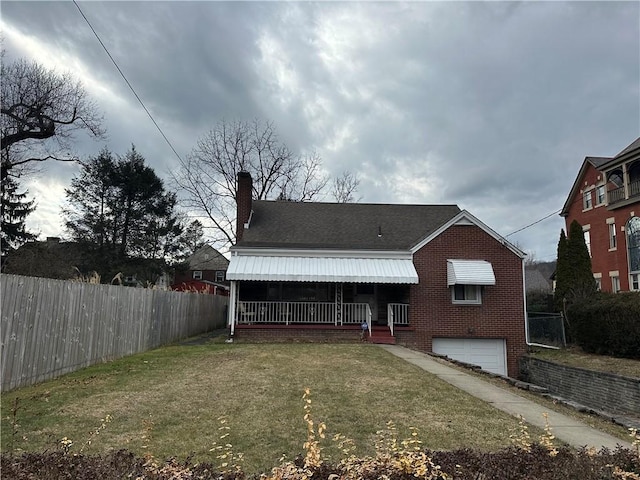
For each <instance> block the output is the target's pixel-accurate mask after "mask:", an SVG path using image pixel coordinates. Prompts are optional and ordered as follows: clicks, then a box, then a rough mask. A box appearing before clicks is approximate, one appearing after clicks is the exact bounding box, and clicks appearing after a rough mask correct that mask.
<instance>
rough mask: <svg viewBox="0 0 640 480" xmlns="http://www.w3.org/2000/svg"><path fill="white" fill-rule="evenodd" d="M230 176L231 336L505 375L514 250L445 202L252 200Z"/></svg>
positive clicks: (516, 284)
mask: <svg viewBox="0 0 640 480" xmlns="http://www.w3.org/2000/svg"><path fill="white" fill-rule="evenodd" d="M251 187H252V183H251V177H250V176H249V174H247V173H245V172H241V173H240V175H239V177H238V193H237V195H238V198H237V200H238V202H237V203H238V212H237V213H238V215H237V235H236V236H237V239H238V240H237V243H236V245H235V246H234V247H232V248H231V259H230V263H229V268H228V270H227V278H228V279H229V280H230V281H231V299H230V304H229V320H230V329H231V335H232V336H233V338H237V339H238V340H242V339H254V340H265V339H268V340H272V341H284V340H290V339H294V338H304V339H307V340H309V339H311V340H318V341H327V340H332V341H354V340H356V341H357V340H358V339H361V338H363V339H368V340H370V341H373V342H378V343H396V342H397V343H399V344H402V345H406V346H408V347H410V348H414V349H417V350H421V351H426V352H435V353H441V354H446V355H448V356H450V357H452V358H455V359H458V360H463V361H467V362H469V363H475V364H478V365H481V366H482V367H483V368H485V369H487V370H490V371H494V372H497V373H501V374H509V375H511V376H516V375H517V371H518V368H517V360H518V357H519V356H521V355H522V354H523V353H524V352H525V350H526V339H525V336H526V335H525V306H524V286H523V271H524V268H523V258H524V254H523V253H522V252H521V251H520V250H519V249H518V248H516V247H515V246H514V245H512V244H510V243H509V242H508V241H507V240H505V239H504V238H502V237H500V236H499V235H498V234H497V233H496V232H494V231H493V230H491V229H490V228H489V227H487V226H486V225H484V224H483V223H482V222H480V221H479V220H478V219H477V218H475V217H474V216H473V215H471V214H470V213H469V212H467V211H464V210H463V211H461V210H460V209H459V208H458V207H457V206H456V205H385V204H357V203H352V204H337V203H301V202H287V201H257V200H256V201H252V199H251Z"/></svg>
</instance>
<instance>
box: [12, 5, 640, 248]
mask: <svg viewBox="0 0 640 480" xmlns="http://www.w3.org/2000/svg"><path fill="white" fill-rule="evenodd" d="M80 5H81V7H82V8H83V11H84V12H85V14H86V15H87V17H88V18H89V20H90V21H91V23H92V24H93V25H94V27H95V28H96V31H98V33H99V34H100V36H101V38H102V39H103V41H104V42H105V44H106V45H107V47H108V48H109V50H110V52H111V53H112V55H113V56H114V58H116V60H117V62H118V64H119V65H120V67H121V68H122V69H123V71H124V72H125V74H126V75H127V78H128V79H129V80H130V82H131V83H132V84H133V85H134V87H135V88H136V90H137V91H138V93H139V94H140V96H141V97H142V98H143V99H144V101H145V104H146V105H147V107H148V108H149V109H150V110H151V111H152V113H153V115H154V117H155V118H156V120H157V121H158V123H159V124H160V125H161V126H162V128H163V130H164V131H165V133H167V135H168V136H169V138H170V139H171V141H172V143H173V144H174V146H175V147H176V149H177V150H178V152H179V154H180V155H186V154H187V153H188V152H189V151H190V150H191V148H193V146H194V145H195V143H196V141H197V139H198V138H199V137H200V136H202V135H203V134H204V133H205V132H206V131H207V130H208V129H210V128H211V127H212V126H213V125H214V124H215V123H216V122H217V121H219V120H221V119H229V120H230V119H251V118H253V117H260V118H263V119H268V120H273V121H274V123H275V124H276V126H277V128H278V131H279V133H280V135H281V137H282V138H283V140H285V141H286V142H287V144H289V145H290V147H292V148H293V149H296V150H299V151H310V150H313V149H315V150H317V151H318V152H319V153H320V154H321V156H322V157H323V160H324V164H325V167H326V168H327V169H328V171H329V172H330V173H331V174H339V173H340V172H342V171H343V170H345V169H350V170H352V171H357V172H358V173H359V175H360V176H361V178H362V183H361V189H360V195H361V196H362V200H363V201H369V202H374V201H375V202H411V203H440V202H444V203H457V204H459V205H460V206H461V207H463V208H467V209H468V210H470V211H471V212H472V213H473V214H475V215H476V216H478V217H479V218H480V219H481V220H483V221H484V222H485V223H487V224H488V225H490V226H491V227H492V228H494V229H495V230H497V231H498V232H499V233H502V234H507V233H510V232H512V231H513V230H515V229H517V228H519V227H522V226H524V225H526V224H528V223H531V222H533V221H534V220H536V219H538V218H541V217H542V216H544V215H546V214H548V213H551V212H553V211H555V210H557V209H559V208H560V207H561V206H562V204H563V202H564V200H565V198H566V195H567V193H568V190H569V188H570V187H571V184H572V182H573V180H574V178H575V175H576V173H577V171H578V169H579V167H580V164H581V162H582V160H583V158H584V156H586V155H603V156H606V155H614V154H615V153H617V152H618V151H620V150H621V149H622V148H624V147H625V146H626V145H627V144H629V143H631V142H632V141H633V140H634V139H635V138H636V137H637V136H638V134H639V132H640V98H639V93H638V92H639V90H640V88H639V87H640V78H639V77H640V60H639V59H640V24H639V22H638V18H639V16H640V5H639V4H638V3H635V2H602V3H600V2H566V3H558V2H482V3H481V2H469V3H466V2H465V3H463V2H444V3H435V2H425V3H417V2H416V3H412V2H410V3H392V2H387V3H334V2H327V3H272V2H261V3H248V2H85V3H81V4H80ZM2 21H3V24H4V25H8V26H10V27H11V28H13V29H16V30H18V31H22V32H23V33H24V34H28V35H30V36H31V38H32V39H33V40H34V42H35V44H36V45H42V48H43V49H44V48H45V47H46V48H49V49H50V50H48V51H53V52H57V53H58V54H59V55H60V59H61V60H60V68H61V69H64V68H68V69H71V70H73V71H80V70H84V71H86V72H90V74H91V76H92V78H93V79H94V80H95V81H96V83H97V84H99V90H97V91H99V92H100V93H99V94H98V97H97V98H96V101H98V103H100V105H101V108H103V110H104V111H105V117H106V126H107V128H108V131H109V138H108V140H107V141H106V143H107V144H108V145H109V147H110V148H111V149H112V150H113V151H114V152H117V153H124V152H125V151H126V150H127V149H128V148H129V146H130V144H131V143H135V144H136V146H137V148H138V150H139V151H140V152H141V153H142V154H143V155H144V156H145V157H146V158H147V160H148V161H149V162H150V164H151V165H152V166H153V167H154V168H156V169H157V171H158V172H159V173H161V174H163V175H168V172H169V171H170V170H171V169H172V168H175V165H176V159H175V156H174V155H173V153H172V152H171V151H170V149H169V148H168V146H166V144H165V143H164V140H163V139H162V138H161V137H160V135H159V134H158V133H157V131H156V130H155V127H153V125H152V124H151V122H150V120H149V119H148V118H146V116H145V114H144V112H142V111H141V108H140V107H139V105H137V103H136V100H135V98H134V97H133V95H132V94H131V93H130V92H129V91H128V88H127V87H126V85H125V84H124V82H123V81H122V79H121V78H120V76H119V74H118V73H117V71H116V70H115V68H114V67H113V65H112V64H111V63H110V61H109V60H108V58H107V57H106V55H105V54H104V52H103V51H102V49H101V47H100V46H99V44H98V43H97V41H96V40H95V38H94V37H93V34H92V33H91V32H90V30H89V29H88V27H87V26H86V24H85V23H84V20H83V19H82V18H81V17H80V15H79V14H78V12H77V10H76V8H75V6H74V5H73V4H72V3H68V2H44V3H34V2H4V3H3V19H2ZM5 48H6V49H7V53H8V55H10V56H24V55H31V56H37V49H36V50H35V51H34V50H33V49H28V48H27V47H25V45H23V44H21V43H16V42H15V39H14V38H12V37H10V36H6V35H5ZM96 88H98V87H96ZM103 143H104V142H102V143H101V142H98V143H96V142H90V141H88V140H86V139H80V140H79V143H78V151H79V152H80V153H82V154H84V155H93V154H95V153H97V152H98V150H99V149H100V148H101V146H102V144H103ZM48 168H49V175H51V176H53V177H55V178H58V179H59V180H60V183H63V184H64V183H65V182H68V180H69V179H70V177H71V175H72V173H71V172H70V171H69V168H66V167H65V168H62V167H60V166H56V165H49V166H48ZM54 203H55V202H54ZM51 211H52V208H49V209H48V210H47V215H52V213H51ZM34 215H37V214H34ZM49 223H50V222H49ZM49 223H47V225H49ZM43 224H45V222H44V221H43ZM562 225H563V222H562V220H561V219H560V218H559V217H558V218H551V219H549V220H546V221H544V222H541V223H540V224H538V225H536V226H535V227H532V228H530V229H527V230H525V231H523V232H522V233H520V234H518V235H514V237H513V239H515V240H516V241H518V243H519V244H520V245H521V247H523V248H525V249H527V250H532V251H535V252H536V254H537V256H538V257H539V258H549V257H552V256H553V254H554V253H555V245H556V242H557V236H558V233H559V230H560V228H561V227H562ZM47 228H49V227H47ZM52 228H53V227H52ZM47 233H53V232H47Z"/></svg>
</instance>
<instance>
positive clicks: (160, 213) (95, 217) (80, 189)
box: [64, 146, 182, 279]
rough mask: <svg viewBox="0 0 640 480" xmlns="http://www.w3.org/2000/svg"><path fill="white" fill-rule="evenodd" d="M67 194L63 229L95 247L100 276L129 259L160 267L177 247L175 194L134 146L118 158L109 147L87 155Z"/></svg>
mask: <svg viewBox="0 0 640 480" xmlns="http://www.w3.org/2000/svg"><path fill="white" fill-rule="evenodd" d="M65 193H66V196H67V200H68V205H69V207H68V208H67V209H66V210H65V211H64V215H65V217H66V221H65V224H66V228H67V231H68V232H69V234H70V236H71V238H72V239H73V240H74V241H77V242H82V243H86V244H90V245H92V246H94V248H95V251H96V253H98V255H97V256H96V263H97V265H96V270H97V271H98V273H100V274H101V275H102V277H103V278H106V279H109V278H112V276H113V275H115V273H118V271H120V270H122V268H121V267H122V265H124V264H126V263H128V264H130V263H131V259H132V258H136V259H148V260H151V261H153V262H152V263H153V264H154V265H156V266H157V267H158V268H155V270H157V271H158V272H159V270H160V269H161V268H163V267H164V266H165V265H166V264H167V263H168V262H170V261H171V259H172V257H173V255H174V252H175V251H176V250H177V249H178V245H177V240H176V239H177V238H178V237H179V236H180V234H181V233H182V225H181V223H180V222H179V220H178V218H177V216H176V214H175V206H176V195H175V194H174V193H172V192H167V191H166V190H165V187H164V184H163V182H162V180H161V179H160V178H159V177H158V176H157V175H156V174H155V172H154V171H153V169H152V168H150V167H148V166H146V165H145V159H144V157H142V155H140V154H139V153H138V152H137V151H136V149H135V147H133V146H132V148H131V150H130V151H128V152H127V153H126V155H124V156H122V157H119V158H117V159H114V157H113V155H112V154H111V152H109V151H108V150H107V149H104V150H102V151H101V152H100V154H99V155H98V156H97V157H94V158H90V159H89V160H88V161H87V162H86V163H85V164H84V165H83V166H82V171H81V172H80V175H79V176H77V177H75V178H74V179H73V180H72V182H71V188H69V189H67V190H66V191H65ZM152 270H153V269H152Z"/></svg>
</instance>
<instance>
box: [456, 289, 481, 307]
mask: <svg viewBox="0 0 640 480" xmlns="http://www.w3.org/2000/svg"><path fill="white" fill-rule="evenodd" d="M451 296H452V301H453V303H457V304H467V305H479V304H481V303H482V295H481V292H480V286H479V285H453V288H452V289H451Z"/></svg>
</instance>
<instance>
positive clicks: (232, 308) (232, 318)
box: [229, 280, 238, 337]
mask: <svg viewBox="0 0 640 480" xmlns="http://www.w3.org/2000/svg"><path fill="white" fill-rule="evenodd" d="M237 296H238V285H237V282H236V281H235V280H232V281H231V289H230V290H229V326H230V327H231V336H232V337H233V333H234V332H235V327H236V304H237V298H236V297H237Z"/></svg>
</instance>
